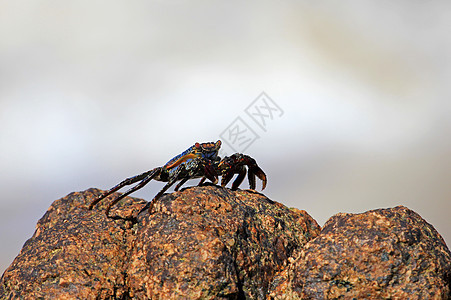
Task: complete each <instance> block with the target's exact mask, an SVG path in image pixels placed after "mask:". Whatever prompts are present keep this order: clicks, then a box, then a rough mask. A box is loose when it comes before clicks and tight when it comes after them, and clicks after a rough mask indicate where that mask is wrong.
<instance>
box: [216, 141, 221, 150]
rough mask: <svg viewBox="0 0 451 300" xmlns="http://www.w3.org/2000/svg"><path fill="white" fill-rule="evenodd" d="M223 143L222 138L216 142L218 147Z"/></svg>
mask: <svg viewBox="0 0 451 300" xmlns="http://www.w3.org/2000/svg"><path fill="white" fill-rule="evenodd" d="M221 144H222V142H221V140H218V141H217V142H216V143H215V146H216V149H219V148H221Z"/></svg>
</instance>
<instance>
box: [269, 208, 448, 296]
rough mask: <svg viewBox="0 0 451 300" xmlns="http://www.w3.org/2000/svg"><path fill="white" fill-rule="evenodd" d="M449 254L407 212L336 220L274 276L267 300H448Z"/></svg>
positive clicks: (431, 230)
mask: <svg viewBox="0 0 451 300" xmlns="http://www.w3.org/2000/svg"><path fill="white" fill-rule="evenodd" d="M450 286H451V254H450V251H449V249H448V248H447V246H446V244H445V242H444V240H443V239H442V237H441V236H440V235H439V234H438V233H437V231H436V230H435V229H434V227H433V226H432V225H430V224H428V223H427V222H426V221H425V220H423V219H422V218H421V217H420V216H419V215H418V214H416V213H415V212H413V211H412V210H409V209H408V208H406V207H403V206H398V207H395V208H391V209H377V210H372V211H368V212H366V213H361V214H343V213H340V214H337V215H335V216H333V217H332V218H330V219H329V220H328V221H327V222H326V224H325V225H324V227H323V229H322V231H321V233H320V235H319V236H318V237H317V238H315V239H313V240H311V241H310V242H309V243H307V245H305V247H304V248H303V249H302V250H301V251H300V252H299V253H298V254H297V258H296V259H294V260H292V263H291V264H290V265H289V267H288V268H286V269H284V270H282V271H281V272H280V273H279V274H277V275H276V276H275V279H274V281H273V283H272V285H271V291H270V298H271V299H449V298H451V294H450Z"/></svg>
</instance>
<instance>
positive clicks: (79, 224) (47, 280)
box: [0, 186, 320, 299]
mask: <svg viewBox="0 0 451 300" xmlns="http://www.w3.org/2000/svg"><path fill="white" fill-rule="evenodd" d="M100 192H101V191H100V190H96V189H91V190H88V191H85V192H80V193H72V194H70V195H68V196H66V197H64V198H62V199H59V200H56V201H55V202H54V203H53V204H52V205H51V207H50V208H49V209H48V211H47V212H46V213H45V215H44V216H43V217H42V219H41V220H39V222H38V224H37V228H36V232H35V234H34V235H33V237H32V238H30V239H29V240H28V241H27V242H26V243H25V245H24V246H23V248H22V250H21V252H20V254H19V255H18V256H17V257H16V259H15V260H14V261H13V263H12V264H11V266H10V267H9V268H8V269H7V270H6V271H5V273H4V274H3V276H2V278H1V282H0V295H1V298H2V299H12V298H19V297H23V298H30V299H38V298H45V299H52V298H53V299H56V298H57V299H75V298H77V299H129V298H136V299H147V298H152V299H187V298H188V299H220V298H224V299H244V298H248V299H265V297H267V291H268V287H269V284H270V283H271V281H272V280H273V277H274V274H276V273H277V272H279V271H280V270H282V269H283V268H285V267H286V266H287V263H288V261H289V260H290V258H291V256H292V255H293V253H297V252H298V250H299V249H300V248H302V247H303V246H304V245H305V244H306V243H307V242H308V241H309V240H311V239H312V238H314V237H316V236H317V235H318V233H319V230H320V228H319V226H318V224H317V223H316V221H315V220H313V219H312V218H311V217H310V216H309V215H308V214H307V213H306V212H304V211H300V210H297V209H289V208H287V207H285V206H283V205H281V204H280V203H277V202H273V201H271V200H269V199H268V198H266V197H265V196H263V195H261V194H258V193H256V192H251V191H245V190H239V191H235V192H234V191H231V190H229V189H223V188H220V187H217V186H203V187H192V188H188V189H185V190H182V191H179V192H175V193H172V194H168V195H165V196H163V197H162V198H160V199H159V200H158V201H157V202H156V203H155V205H154V206H153V209H152V212H151V213H150V214H149V213H148V211H147V210H146V211H144V212H142V213H141V214H140V215H139V216H137V217H136V218H133V216H135V215H136V214H137V212H138V211H139V210H140V209H141V208H142V207H143V205H144V204H145V201H143V200H140V199H136V198H131V197H126V198H125V199H124V200H122V201H121V202H120V203H119V204H118V205H116V206H114V207H113V210H112V211H111V214H113V215H114V216H117V217H122V218H125V219H121V218H116V219H108V218H106V216H105V214H104V210H105V207H106V203H107V201H102V202H101V203H100V204H99V205H98V206H97V207H96V208H95V209H94V210H92V211H89V210H87V205H89V203H90V202H91V201H92V200H93V199H94V198H95V197H97V196H98V195H99V194H100ZM114 196H117V195H113V197H114Z"/></svg>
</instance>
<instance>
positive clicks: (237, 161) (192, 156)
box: [89, 140, 267, 217]
mask: <svg viewBox="0 0 451 300" xmlns="http://www.w3.org/2000/svg"><path fill="white" fill-rule="evenodd" d="M220 148H221V141H220V140H218V141H217V142H209V143H195V144H194V145H193V146H191V147H189V148H188V149H187V150H185V151H184V152H182V153H181V154H179V155H177V156H175V157H173V158H172V159H171V160H169V161H168V162H167V163H166V164H165V165H164V166H162V167H157V168H155V169H152V170H149V171H146V172H144V173H142V174H139V175H136V176H133V177H130V178H127V179H125V180H123V181H122V182H120V183H119V184H118V185H116V186H114V187H112V188H111V189H110V190H108V191H106V192H104V193H103V194H101V195H100V196H99V197H98V198H96V199H95V200H94V201H92V202H91V204H90V205H89V209H90V210H92V209H93V207H94V206H95V205H96V204H97V203H99V202H100V201H101V200H102V199H104V198H106V197H108V196H109V195H111V194H112V193H114V192H116V191H118V190H119V189H121V188H123V187H125V186H127V185H132V184H134V183H136V182H139V183H138V184H136V185H135V186H133V187H132V188H130V189H129V190H127V191H126V192H124V193H123V194H122V195H120V196H119V197H117V198H116V199H114V200H113V201H111V202H110V203H109V204H108V206H107V209H106V211H105V214H106V215H107V217H110V216H109V212H110V209H111V207H112V206H113V205H115V204H116V203H118V202H119V201H120V200H121V199H123V198H124V197H125V196H128V195H130V194H131V193H133V192H135V191H137V190H139V189H141V188H142V187H144V186H145V185H146V184H148V183H149V182H150V181H151V180H152V179H153V180H157V181H162V182H167V183H166V185H165V186H164V187H163V188H162V189H161V191H160V192H158V194H157V195H156V196H155V197H154V198H153V199H152V200H151V201H150V202H148V203H147V205H146V206H144V207H143V209H141V210H140V211H139V213H141V212H142V211H143V210H145V209H146V208H148V209H149V212H150V211H151V208H152V206H153V203H154V202H155V201H156V200H157V199H159V198H160V197H161V196H162V195H163V194H164V193H165V192H166V191H167V190H168V189H169V188H170V187H171V186H172V185H173V184H174V183H176V182H177V181H180V182H179V183H178V184H177V185H176V187H175V188H174V190H175V191H178V190H179V189H180V187H181V186H182V185H183V184H184V183H185V182H186V181H188V180H189V179H196V178H201V180H200V182H199V185H201V184H202V183H204V182H205V180H207V179H208V180H210V181H211V182H212V183H213V184H217V183H218V177H219V176H221V186H222V187H223V188H224V187H225V186H226V185H227V184H228V183H229V182H230V180H231V179H232V178H233V176H234V175H235V174H238V176H237V177H236V178H235V180H234V181H233V183H232V190H236V189H238V187H239V186H240V184H241V183H242V182H243V180H244V178H245V177H246V174H247V176H248V180H249V187H250V189H251V190H255V186H256V182H255V181H256V177H257V178H259V179H260V180H261V181H262V190H264V189H265V187H266V183H267V178H266V174H265V172H263V170H262V169H261V168H260V167H259V166H258V164H257V162H256V161H255V159H253V158H252V157H250V156H248V155H245V154H242V153H235V154H232V155H231V156H226V157H224V158H223V159H221V158H220V157H219V156H218V152H219V149H220ZM139 213H138V214H139Z"/></svg>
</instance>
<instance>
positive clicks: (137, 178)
mask: <svg viewBox="0 0 451 300" xmlns="http://www.w3.org/2000/svg"><path fill="white" fill-rule="evenodd" d="M156 171H160V168H155V169H153V170H150V171H147V172H144V173H142V174H139V175H136V176H133V177H130V178H127V179H124V180H123V181H122V182H121V183H119V184H118V185H115V186H114V187H112V188H111V189H109V190H108V191H106V192H105V193H103V194H102V195H100V196H99V197H97V199H95V200H94V201H92V202H91V204H90V205H89V209H90V210H91V209H92V208H93V207H94V206H95V205H96V204H97V203H99V201H100V200H102V199H103V198H106V197H107V196H109V195H111V194H112V193H114V192H115V191H117V190H120V189H121V188H123V187H124V186H126V185H130V184H133V183H135V182H137V181H140V180H143V179H144V178H146V177H147V176H148V175H150V174H153V173H154V172H156Z"/></svg>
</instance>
